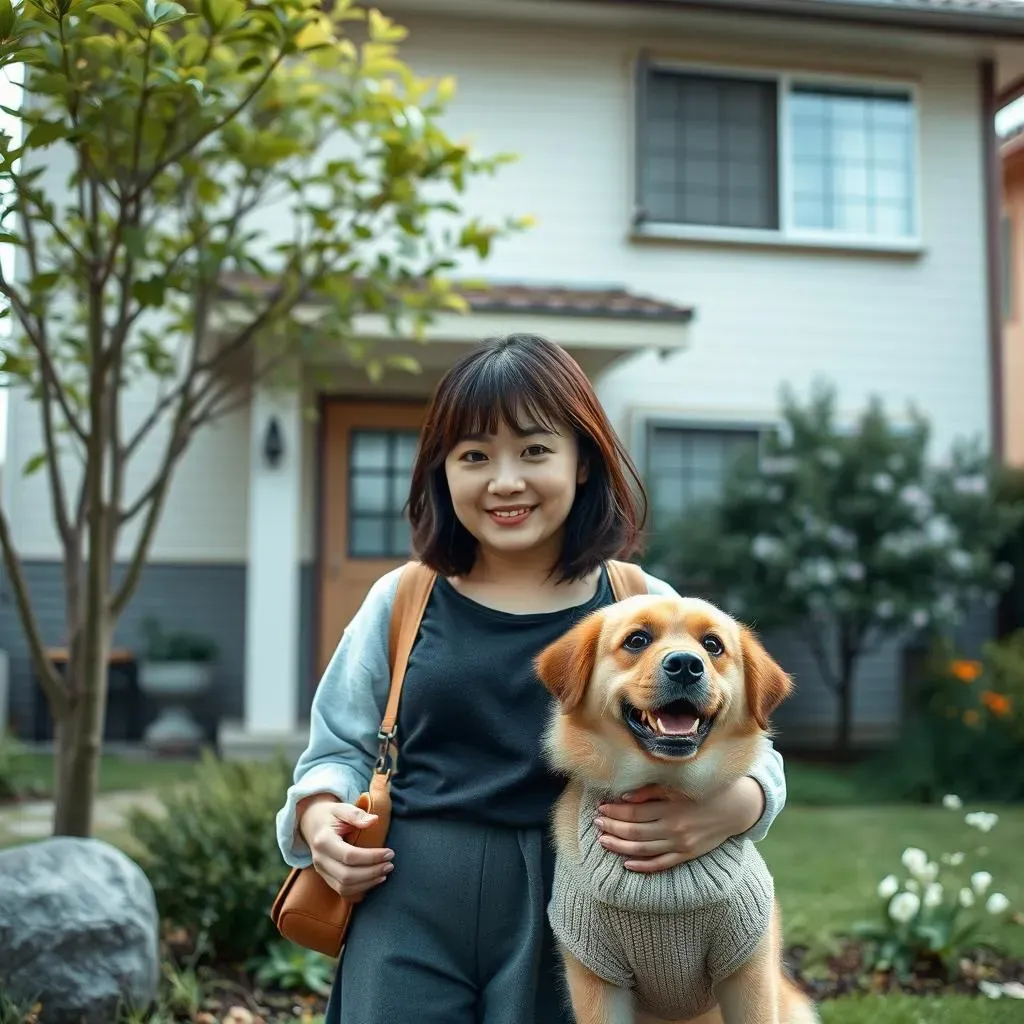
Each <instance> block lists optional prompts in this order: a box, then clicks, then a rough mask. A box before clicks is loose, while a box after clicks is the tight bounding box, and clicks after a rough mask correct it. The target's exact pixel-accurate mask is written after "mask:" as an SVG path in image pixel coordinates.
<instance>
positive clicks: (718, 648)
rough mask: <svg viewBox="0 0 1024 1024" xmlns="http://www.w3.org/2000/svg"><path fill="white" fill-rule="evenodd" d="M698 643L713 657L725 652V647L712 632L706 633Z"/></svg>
mask: <svg viewBox="0 0 1024 1024" xmlns="http://www.w3.org/2000/svg"><path fill="white" fill-rule="evenodd" d="M700 643H701V646H702V647H703V648H704V650H705V651H707V652H708V654H710V655H711V656H712V657H714V658H717V657H718V655H720V654H724V653H725V647H724V646H723V644H722V641H721V640H719V639H718V637H717V636H715V634H714V633H708V635H707V636H706V637H704V639H703V640H701V642H700Z"/></svg>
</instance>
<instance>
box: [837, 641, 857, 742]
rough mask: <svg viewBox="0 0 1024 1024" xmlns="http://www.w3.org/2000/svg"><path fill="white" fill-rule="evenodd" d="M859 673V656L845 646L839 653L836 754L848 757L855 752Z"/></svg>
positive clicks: (843, 645)
mask: <svg viewBox="0 0 1024 1024" xmlns="http://www.w3.org/2000/svg"><path fill="white" fill-rule="evenodd" d="M856 671H857V655H856V653H855V652H854V651H852V650H850V649H849V647H847V646H846V645H845V644H842V645H841V648H840V652H839V680H838V682H839V686H838V687H837V690H836V697H837V699H838V701H839V714H838V718H837V720H836V743H835V750H836V753H837V754H838V755H839V756H840V757H842V758H845V757H848V756H849V755H850V753H851V751H852V750H853V687H854V676H855V674H856Z"/></svg>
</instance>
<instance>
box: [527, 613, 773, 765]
mask: <svg viewBox="0 0 1024 1024" xmlns="http://www.w3.org/2000/svg"><path fill="white" fill-rule="evenodd" d="M535 667H536V670H537V674H538V676H539V677H540V679H541V681H542V682H543V683H544V685H545V686H546V687H547V688H548V689H549V690H550V691H551V692H552V693H553V694H554V695H555V697H557V698H558V701H559V704H560V710H561V712H562V715H561V718H562V719H563V720H566V719H568V720H570V721H571V723H572V728H571V729H570V733H569V734H568V735H563V737H562V740H563V741H564V742H566V743H570V744H572V743H575V745H576V746H577V747H578V748H582V746H584V745H585V744H584V743H581V740H583V739H584V736H581V733H582V734H585V738H587V739H589V740H590V745H589V749H590V752H591V754H596V755H597V757H598V759H599V760H603V761H607V760H609V759H615V758H616V757H617V756H619V757H621V756H622V754H624V753H626V749H625V748H626V747H627V745H628V747H629V748H631V752H637V751H638V752H640V754H642V755H643V757H644V758H645V759H646V760H648V761H654V762H661V763H665V762H681V761H683V762H685V761H690V760H693V759H698V758H701V757H702V756H704V755H705V754H706V752H707V751H709V750H711V749H713V748H715V747H716V746H721V745H723V744H728V743H729V742H730V741H736V740H743V739H752V738H754V737H757V736H760V735H761V734H762V733H763V732H764V731H765V730H767V728H768V718H769V716H770V715H771V713H772V711H774V710H775V708H776V707H777V706H778V705H779V704H780V703H781V702H782V701H783V700H784V699H785V698H786V697H787V696H788V695H789V693H790V691H791V688H792V683H791V681H790V678H789V676H788V675H786V673H785V672H783V670H782V669H781V668H780V667H779V666H778V665H777V664H776V663H775V662H774V661H773V660H772V659H771V657H770V656H769V655H768V653H767V652H766V651H765V649H764V648H763V647H762V646H761V644H760V642H759V641H758V640H757V638H756V637H755V636H754V634H753V633H752V632H751V631H750V630H749V629H747V628H746V627H745V626H743V625H741V624H740V623H738V622H736V620H735V619H733V618H731V617H730V616H728V615H726V614H725V612H723V611H721V610H720V609H718V608H716V607H715V606H714V605H712V604H709V603H708V602H706V601H701V600H698V599H695V598H678V597H633V598H629V599H628V600H626V601H620V602H618V603H617V604H613V605H609V606H608V607H607V608H604V609H602V610H600V611H598V612H595V613H594V614H593V615H591V616H589V617H588V618H587V619H585V620H584V621H583V622H581V623H580V624H579V625H578V626H576V627H575V628H574V629H572V630H570V631H569V632H568V633H566V634H565V635H564V636H563V637H561V638H560V639H559V640H556V641H555V642H554V643H553V644H551V645H550V646H549V647H548V648H546V649H545V650H544V651H542V652H541V654H540V655H539V657H538V658H537V660H536V665H535ZM564 732H565V731H564V730H563V733H564ZM553 739H554V742H555V743H557V742H558V739H557V738H553ZM555 756H556V759H557V760H561V761H562V762H563V763H565V761H566V760H568V761H570V762H571V761H572V760H573V755H572V754H571V753H570V754H569V755H568V758H566V757H565V756H562V757H559V754H558V752H557V751H555ZM571 766H572V765H571V764H567V765H566V767H571Z"/></svg>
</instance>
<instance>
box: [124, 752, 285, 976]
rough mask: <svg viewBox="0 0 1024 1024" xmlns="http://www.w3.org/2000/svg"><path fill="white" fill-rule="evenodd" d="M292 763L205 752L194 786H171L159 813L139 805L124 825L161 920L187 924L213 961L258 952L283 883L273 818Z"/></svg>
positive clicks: (263, 947)
mask: <svg viewBox="0 0 1024 1024" xmlns="http://www.w3.org/2000/svg"><path fill="white" fill-rule="evenodd" d="M290 782H291V769H290V767H289V766H288V764H287V763H286V762H285V761H284V760H283V759H282V758H278V759H275V760H274V761H271V762H269V763H247V762H237V761H225V762H222V761H218V760H217V759H216V758H214V757H213V756H212V755H209V754H207V755H205V756H204V758H203V762H202V764H201V765H200V767H199V770H198V771H197V773H196V777H195V782H194V783H190V784H189V785H187V786H183V787H181V788H180V789H177V790H173V791H170V792H169V793H168V794H167V795H166V797H165V799H164V809H163V810H164V813H155V814H154V813H149V812H146V811H142V810H138V811H136V812H135V813H134V814H133V815H132V816H131V818H130V821H129V827H130V829H131V832H132V835H133V837H134V839H135V840H136V842H137V843H138V845H139V846H140V847H141V854H140V856H139V863H140V864H141V866H142V868H143V870H145V872H146V874H147V875H148V877H149V880H150V882H151V883H152V885H153V889H154V890H155V892H156V899H157V905H158V907H159V909H160V914H161V917H162V918H164V919H165V920H166V921H167V922H168V923H169V924H172V925H176V926H180V927H183V928H186V929H187V930H188V931H189V932H191V933H192V934H193V935H194V936H196V937H197V939H198V940H199V941H200V943H202V944H203V945H204V946H205V948H206V949H207V950H208V951H209V955H210V956H211V958H212V959H214V960H216V961H219V962H232V963H236V962H241V961H242V960H244V959H245V958H247V957H249V956H251V955H255V954H259V953H262V952H264V951H266V949H267V948H268V943H269V942H270V940H271V939H272V937H273V936H274V935H276V932H274V929H273V925H272V924H271V922H270V918H269V916H268V914H269V910H270V905H271V903H272V902H273V899H274V896H275V894H276V893H277V890H278V888H279V886H280V884H281V882H282V881H283V880H284V874H285V866H284V864H283V862H282V860H281V853H280V851H279V850H278V847H277V840H276V834H275V829H274V816H275V814H276V812H277V809H278V808H279V807H280V805H281V802H282V800H283V798H284V793H285V790H286V789H287V787H288V785H289V784H290Z"/></svg>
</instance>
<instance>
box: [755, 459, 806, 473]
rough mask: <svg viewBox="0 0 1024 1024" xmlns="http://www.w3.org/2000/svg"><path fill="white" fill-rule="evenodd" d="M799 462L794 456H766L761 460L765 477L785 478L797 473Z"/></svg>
mask: <svg viewBox="0 0 1024 1024" xmlns="http://www.w3.org/2000/svg"><path fill="white" fill-rule="evenodd" d="M797 465H798V463H797V461H796V459H795V458H793V456H792V455H776V456H775V457H774V458H773V457H771V456H765V457H764V458H763V459H761V472H762V473H764V475H765V476H785V475H787V474H789V473H795V472H796V468H797Z"/></svg>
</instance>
